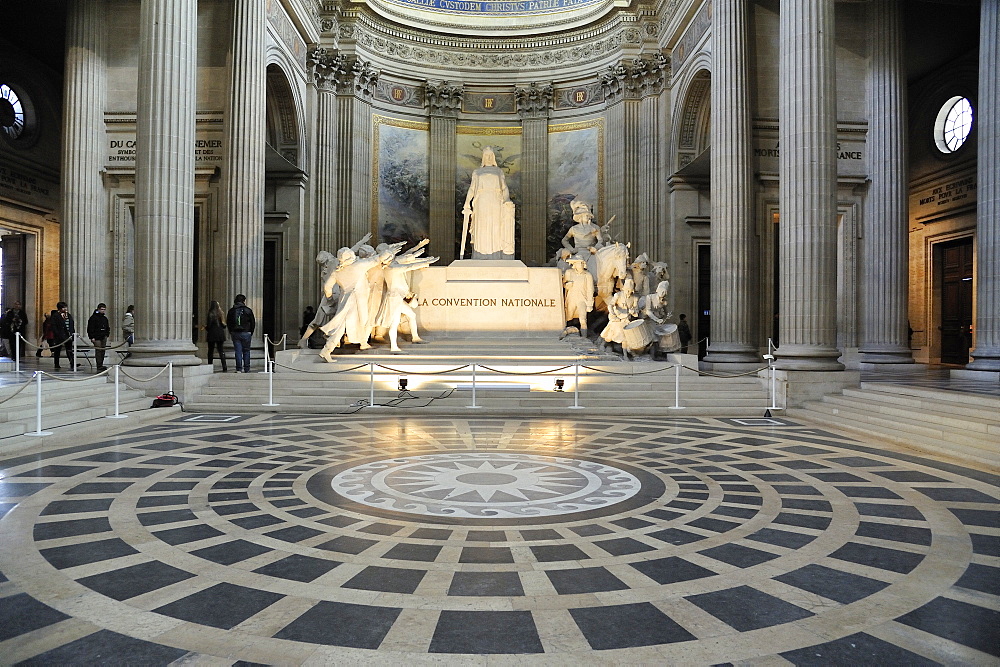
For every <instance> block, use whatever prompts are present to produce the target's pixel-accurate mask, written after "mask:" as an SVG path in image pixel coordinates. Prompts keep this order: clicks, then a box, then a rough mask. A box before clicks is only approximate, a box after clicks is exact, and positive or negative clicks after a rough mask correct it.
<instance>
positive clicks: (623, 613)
mask: <svg viewBox="0 0 1000 667" xmlns="http://www.w3.org/2000/svg"><path fill="white" fill-rule="evenodd" d="M569 613H570V615H571V616H572V617H573V620H574V621H576V624H577V626H578V627H579V628H580V631H581V632H583V636H584V637H586V638H587V642H588V643H589V644H590V646H591V648H593V649H595V650H598V651H603V650H608V649H616V648H629V647H633V646H654V645H656V644H671V643H674V642H684V641H690V640H692V639H695V637H694V635H692V634H691V633H690V632H688V631H687V630H685V629H684V628H682V627H681V626H680V625H678V624H677V623H676V622H675V621H674V620H673V619H671V618H670V617H669V616H667V615H666V614H664V613H663V612H662V611H660V610H659V609H657V608H656V607H655V606H653V605H652V604H650V603H648V602H640V603H637V604H622V605H613V606H607V607H585V608H582V609H570V610H569Z"/></svg>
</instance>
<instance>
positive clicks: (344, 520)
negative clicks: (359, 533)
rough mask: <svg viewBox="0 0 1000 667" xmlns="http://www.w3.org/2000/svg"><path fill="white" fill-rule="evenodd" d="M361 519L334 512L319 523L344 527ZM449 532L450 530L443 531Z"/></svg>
mask: <svg viewBox="0 0 1000 667" xmlns="http://www.w3.org/2000/svg"><path fill="white" fill-rule="evenodd" d="M359 521H361V519H355V518H354V517H350V516H344V515H343V514H336V515H334V516H331V517H327V518H325V519H320V520H319V523H322V524H325V525H327V526H333V527H334V528H345V527H347V526H350V525H351V524H355V523H358V522H359ZM445 532H447V533H449V534H451V531H450V530H449V531H445ZM445 539H447V538H445Z"/></svg>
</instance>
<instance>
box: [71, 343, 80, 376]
mask: <svg viewBox="0 0 1000 667" xmlns="http://www.w3.org/2000/svg"><path fill="white" fill-rule="evenodd" d="M77 336H79V334H76V333H74V334H73V362H72V363H73V372H74V373H77V372H79V370H80V364H78V363H77V362H78V361H79V360H80V357H79V356H78V355H77V347H76V340H77Z"/></svg>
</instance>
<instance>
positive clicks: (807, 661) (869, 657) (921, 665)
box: [781, 632, 939, 667]
mask: <svg viewBox="0 0 1000 667" xmlns="http://www.w3.org/2000/svg"><path fill="white" fill-rule="evenodd" d="M781 657H782V658H784V659H785V660H788V661H789V662H791V663H792V664H793V665H797V666H798V667H826V666H827V665H907V667H910V666H911V665H912V666H914V667H929V666H930V665H937V664H939V663H937V662H934V661H933V660H928V659H927V658H925V657H923V656H921V655H917V654H916V653H913V652H912V651H907V650H906V649H905V648H902V647H900V646H896V645H895V644H890V643H889V642H887V641H883V640H881V639H878V638H876V637H872V636H871V635H867V634H865V633H863V632H859V633H857V634H853V635H850V636H847V637H842V638H841V639H836V640H834V641H832V642H826V643H824V644H816V645H815V646H807V647H806V648H800V649H797V650H795V651H786V652H784V653H782V654H781Z"/></svg>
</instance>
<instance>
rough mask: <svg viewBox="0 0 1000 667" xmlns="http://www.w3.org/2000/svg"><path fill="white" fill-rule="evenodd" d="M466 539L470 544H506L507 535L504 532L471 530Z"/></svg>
mask: <svg viewBox="0 0 1000 667" xmlns="http://www.w3.org/2000/svg"><path fill="white" fill-rule="evenodd" d="M465 539H466V540H467V541H469V542H506V541H507V533H505V532H504V531H502V530H470V531H469V535H468V537H466V538H465Z"/></svg>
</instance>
